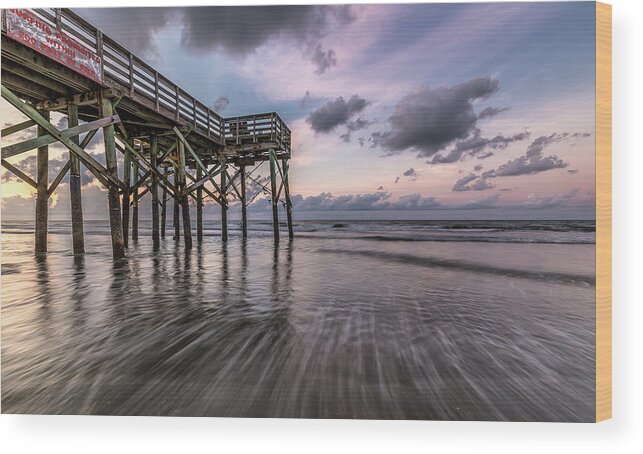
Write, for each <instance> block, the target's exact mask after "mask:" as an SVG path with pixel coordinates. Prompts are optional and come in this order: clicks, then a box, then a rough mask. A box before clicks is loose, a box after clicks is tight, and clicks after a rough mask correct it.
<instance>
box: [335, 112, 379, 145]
mask: <svg viewBox="0 0 643 454" xmlns="http://www.w3.org/2000/svg"><path fill="white" fill-rule="evenodd" d="M373 123H374V122H373V121H368V120H365V119H364V118H361V117H360V118H357V119H356V120H352V121H349V122H347V123H346V133H345V134H342V135H341V136H339V137H340V139H342V140H343V141H344V142H350V141H351V138H352V135H353V133H354V132H355V131H359V130H361V129H364V128H367V127H369V126H370V125H372V124H373ZM357 140H358V142H359V146H360V147H363V146H364V138H363V137H360V138H359V139H357Z"/></svg>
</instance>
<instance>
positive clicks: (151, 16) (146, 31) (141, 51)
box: [74, 8, 180, 57]
mask: <svg viewBox="0 0 643 454" xmlns="http://www.w3.org/2000/svg"><path fill="white" fill-rule="evenodd" d="M74 12H76V13H78V14H79V15H80V16H82V17H83V18H85V19H87V20H88V21H89V22H91V23H92V24H94V25H96V26H97V27H98V28H99V29H101V30H103V31H104V32H105V33H106V34H107V35H109V36H110V37H111V38H114V39H115V40H116V41H118V42H119V43H120V44H122V45H123V46H125V47H126V48H127V49H128V50H130V51H132V52H134V54H136V55H139V56H148V57H150V56H153V55H156V54H157V51H156V49H155V48H154V45H153V41H154V35H155V34H156V33H158V32H159V31H161V30H162V29H163V28H165V26H166V25H167V24H168V23H170V22H171V21H172V19H176V18H177V17H178V15H179V14H180V10H179V9H174V8H78V9H76V8H74ZM132 24H135V27H136V33H132Z"/></svg>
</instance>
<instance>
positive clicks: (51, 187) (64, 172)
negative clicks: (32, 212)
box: [47, 159, 71, 198]
mask: <svg viewBox="0 0 643 454" xmlns="http://www.w3.org/2000/svg"><path fill="white" fill-rule="evenodd" d="M70 168H71V161H70V160H69V159H68V160H67V162H66V163H65V165H64V166H63V167H62V169H60V172H58V175H56V178H54V181H52V182H51V185H49V189H47V193H48V194H49V197H50V198H51V196H52V194H53V193H54V192H55V191H56V188H57V187H58V185H59V184H60V182H61V181H62V180H63V178H65V175H67V172H69V169H70Z"/></svg>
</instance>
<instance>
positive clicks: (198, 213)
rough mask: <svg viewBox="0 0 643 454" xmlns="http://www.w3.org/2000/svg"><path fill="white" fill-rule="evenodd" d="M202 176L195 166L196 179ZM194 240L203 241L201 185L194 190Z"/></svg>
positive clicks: (199, 179) (198, 168)
mask: <svg viewBox="0 0 643 454" xmlns="http://www.w3.org/2000/svg"><path fill="white" fill-rule="evenodd" d="M202 178H203V170H201V167H199V166H197V168H196V179H197V181H201V179H202ZM196 240H197V241H198V242H199V243H201V242H202V241H203V188H201V187H199V188H198V189H197V190H196Z"/></svg>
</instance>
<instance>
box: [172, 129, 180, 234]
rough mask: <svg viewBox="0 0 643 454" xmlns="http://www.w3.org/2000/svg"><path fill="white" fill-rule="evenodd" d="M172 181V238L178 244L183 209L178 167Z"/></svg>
mask: <svg viewBox="0 0 643 454" xmlns="http://www.w3.org/2000/svg"><path fill="white" fill-rule="evenodd" d="M176 143H177V146H178V140H177V142H176ZM172 181H174V208H173V210H174V211H173V213H172V214H173V217H172V227H173V229H174V235H173V236H172V238H173V239H174V241H176V242H177V243H178V242H179V241H180V240H181V218H180V217H181V208H180V202H181V194H180V192H179V186H180V183H179V169H178V165H177V167H176V169H175V170H174V176H173V178H172Z"/></svg>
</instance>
